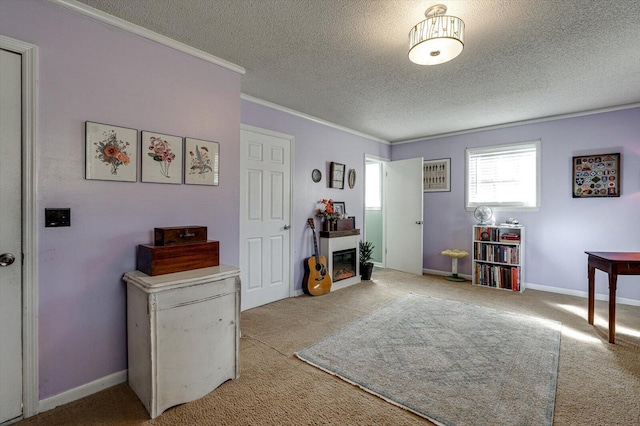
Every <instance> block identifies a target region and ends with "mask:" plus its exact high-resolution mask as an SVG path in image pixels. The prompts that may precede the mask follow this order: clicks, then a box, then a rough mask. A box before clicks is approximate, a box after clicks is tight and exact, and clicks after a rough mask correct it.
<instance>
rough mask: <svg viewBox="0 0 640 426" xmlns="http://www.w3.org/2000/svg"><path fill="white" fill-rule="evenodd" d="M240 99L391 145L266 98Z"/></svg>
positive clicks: (241, 95) (247, 96) (251, 97)
mask: <svg viewBox="0 0 640 426" xmlns="http://www.w3.org/2000/svg"><path fill="white" fill-rule="evenodd" d="M240 99H242V100H244V101H247V102H252V103H254V104H258V105H262V106H265V107H267V108H271V109H275V110H278V111H282V112H286V113H287V114H291V115H294V116H296V117H300V118H304V119H306V120H310V121H313V122H315V123H318V124H322V125H324V126H328V127H332V128H334V129H337V130H341V131H343V132H347V133H351V134H353V135H356V136H360V137H363V138H366V139H369V140H372V141H375V142H380V143H383V144H385V145H390V142H389V141H388V140H384V139H380V138H377V137H375V136H371V135H368V134H366V133H362V132H359V131H357V130H353V129H350V128H348V127H344V126H340V125H339V124H335V123H331V122H330V121H325V120H322V119H320V118H317V117H314V116H312V115H308V114H305V113H302V112H300V111H296V110H294V109H290V108H287V107H283V106H282V105H278V104H274V103H273V102H269V101H265V100H262V99H258V98H254V97H253V96H250V95H245V94H244V93H241V94H240Z"/></svg>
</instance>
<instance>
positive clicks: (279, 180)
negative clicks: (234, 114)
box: [240, 126, 293, 310]
mask: <svg viewBox="0 0 640 426" xmlns="http://www.w3.org/2000/svg"><path fill="white" fill-rule="evenodd" d="M245 127H247V126H245ZM292 143H293V138H291V137H286V136H285V135H278V134H275V133H272V132H267V131H260V130H259V129H255V130H248V129H247V128H244V129H243V130H241V132H240V151H241V153H240V188H241V189H240V191H241V194H240V271H241V282H242V291H241V294H242V297H241V310H246V309H251V308H255V307H256V306H260V305H264V304H267V303H271V302H274V301H276V300H280V299H284V298H287V297H289V296H290V292H291V278H290V277H291V194H292V183H291V150H292Z"/></svg>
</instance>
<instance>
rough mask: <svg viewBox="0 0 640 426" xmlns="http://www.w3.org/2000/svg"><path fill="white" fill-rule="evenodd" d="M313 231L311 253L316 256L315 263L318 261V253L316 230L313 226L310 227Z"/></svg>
mask: <svg viewBox="0 0 640 426" xmlns="http://www.w3.org/2000/svg"><path fill="white" fill-rule="evenodd" d="M311 230H312V231H313V253H314V256H315V258H316V263H319V262H320V258H319V254H318V241H317V240H316V230H315V228H311Z"/></svg>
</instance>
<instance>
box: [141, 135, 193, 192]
mask: <svg viewBox="0 0 640 426" xmlns="http://www.w3.org/2000/svg"><path fill="white" fill-rule="evenodd" d="M141 133H142V136H141V139H142V141H141V143H140V145H141V152H142V162H141V163H142V178H141V180H142V182H154V183H173V184H178V185H179V184H181V183H182V166H183V158H182V153H183V146H182V137H180V136H171V135H164V134H162V133H154V132H148V131H145V130H143V131H142V132H141Z"/></svg>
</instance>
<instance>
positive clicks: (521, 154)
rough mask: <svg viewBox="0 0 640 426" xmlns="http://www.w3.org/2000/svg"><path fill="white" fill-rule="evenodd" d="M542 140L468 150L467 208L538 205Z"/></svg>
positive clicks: (532, 206)
mask: <svg viewBox="0 0 640 426" xmlns="http://www.w3.org/2000/svg"><path fill="white" fill-rule="evenodd" d="M539 154H540V141H535V142H527V143H520V144H513V145H501V146H493V147H487V148H474V149H467V151H466V157H467V191H466V198H467V202H466V207H467V208H468V209H473V208H475V207H477V206H479V205H487V206H492V207H512V208H537V207H539V195H538V194H539V186H540V185H539V176H540V167H539V165H540V161H539V159H540V155H539Z"/></svg>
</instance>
